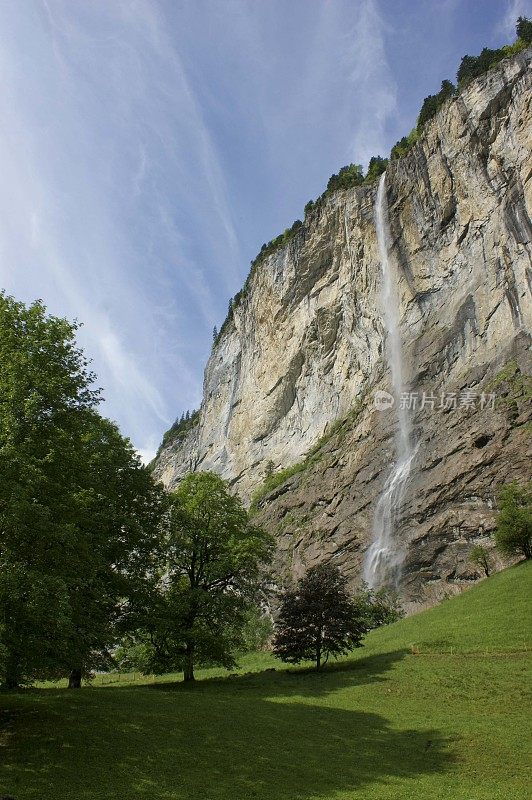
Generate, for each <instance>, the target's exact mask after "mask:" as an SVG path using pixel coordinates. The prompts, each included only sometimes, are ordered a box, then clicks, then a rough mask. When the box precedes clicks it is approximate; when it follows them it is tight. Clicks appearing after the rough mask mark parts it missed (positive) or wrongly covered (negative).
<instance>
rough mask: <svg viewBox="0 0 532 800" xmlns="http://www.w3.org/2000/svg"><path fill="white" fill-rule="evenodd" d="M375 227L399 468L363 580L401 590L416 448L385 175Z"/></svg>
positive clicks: (383, 502) (378, 512)
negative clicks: (404, 510) (403, 530)
mask: <svg viewBox="0 0 532 800" xmlns="http://www.w3.org/2000/svg"><path fill="white" fill-rule="evenodd" d="M375 227H376V230H377V242H378V245H379V256H380V263H381V271H382V289H381V305H382V312H383V319H384V326H385V328H386V333H387V336H386V358H387V362H388V366H389V368H390V373H391V380H392V395H393V398H394V409H395V410H396V415H397V427H396V430H395V463H394V465H393V467H392V471H391V473H390V475H389V476H388V478H387V480H386V483H385V484H384V488H383V490H382V494H381V496H380V497H379V499H378V501H377V505H376V508H375V515H374V518H373V540H372V543H371V545H370V547H369V549H368V551H367V553H366V559H365V563H364V580H365V581H366V583H367V584H368V585H369V586H370V587H372V588H374V587H378V586H382V585H385V584H388V585H389V584H392V585H397V583H398V581H399V578H400V571H401V564H402V561H403V559H404V552H403V551H402V549H401V548H400V547H398V545H397V543H396V542H395V541H394V528H395V524H396V521H397V518H398V516H399V513H400V511H401V507H402V504H403V500H404V494H405V489H406V485H407V482H408V477H409V475H410V469H411V466H412V461H413V459H414V456H415V454H416V450H415V448H414V447H413V445H412V424H411V419H410V413H409V411H408V408H407V406H406V404H402V403H401V394H402V392H403V391H404V382H403V353H402V344H401V331H400V324H399V292H398V287H397V270H396V269H395V268H394V264H393V261H392V259H391V258H390V225H389V220H388V203H387V199H386V173H383V175H381V178H380V181H379V188H378V191H377V200H376V203H375Z"/></svg>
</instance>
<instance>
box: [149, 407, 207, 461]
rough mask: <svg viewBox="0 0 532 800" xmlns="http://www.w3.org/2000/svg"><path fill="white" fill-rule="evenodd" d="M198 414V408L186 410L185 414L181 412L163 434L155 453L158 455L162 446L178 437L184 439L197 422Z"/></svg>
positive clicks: (169, 443)
mask: <svg viewBox="0 0 532 800" xmlns="http://www.w3.org/2000/svg"><path fill="white" fill-rule="evenodd" d="M199 415H200V412H199V409H193V410H192V411H187V412H186V413H185V414H181V416H180V417H178V418H177V419H176V421H175V422H174V424H173V425H172V427H171V428H169V429H168V430H167V431H166V433H165V434H164V435H163V440H162V442H161V444H160V445H159V449H158V450H157V455H159V453H160V452H161V450H162V449H163V448H164V447H169V445H171V444H173V442H176V441H177V440H178V439H184V438H185V436H186V434H187V433H188V431H189V430H191V428H193V427H194V426H195V425H197V423H198V422H199ZM156 457H157V456H156Z"/></svg>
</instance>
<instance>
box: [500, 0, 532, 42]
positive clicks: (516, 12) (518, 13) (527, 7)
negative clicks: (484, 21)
mask: <svg viewBox="0 0 532 800" xmlns="http://www.w3.org/2000/svg"><path fill="white" fill-rule="evenodd" d="M503 10H504V13H503V17H502V19H501V20H500V22H499V23H498V25H497V26H496V29H497V32H500V33H502V34H504V35H505V36H506V37H507V38H508V39H513V38H514V36H515V23H516V20H517V18H518V17H526V16H530V15H531V14H532V3H531V2H530V0H506V2H505V3H504V4H503Z"/></svg>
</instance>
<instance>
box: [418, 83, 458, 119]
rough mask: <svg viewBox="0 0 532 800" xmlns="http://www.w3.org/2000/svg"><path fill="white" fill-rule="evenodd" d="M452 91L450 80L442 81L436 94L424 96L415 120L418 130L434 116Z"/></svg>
mask: <svg viewBox="0 0 532 800" xmlns="http://www.w3.org/2000/svg"><path fill="white" fill-rule="evenodd" d="M454 91H455V87H454V86H453V84H452V83H451V81H442V84H441V89H440V91H439V92H438V94H429V96H428V97H425V99H424V100H423V105H422V106H421V111H420V112H419V117H418V120H417V130H418V131H421V130H422V129H423V126H424V125H425V123H427V122H428V121H429V119H432V117H434V116H435V114H436V112H437V111H438V109H439V108H441V106H442V105H443V104H444V103H445V101H446V100H448V99H449V97H452V96H453V94H454Z"/></svg>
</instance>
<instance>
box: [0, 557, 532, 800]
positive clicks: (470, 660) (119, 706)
mask: <svg viewBox="0 0 532 800" xmlns="http://www.w3.org/2000/svg"><path fill="white" fill-rule="evenodd" d="M531 579H532V565H531V564H530V563H525V564H521V565H519V566H517V567H513V568H511V569H508V570H506V571H504V572H502V573H499V574H497V575H494V576H493V577H491V578H489V579H487V580H485V581H483V582H481V583H480V584H478V585H476V586H474V587H472V588H471V589H470V590H469V591H467V592H465V593H464V594H462V595H460V596H458V597H454V598H452V599H449V600H446V601H445V602H443V603H442V604H441V605H440V606H438V607H436V608H434V609H431V610H429V611H425V612H422V613H420V614H417V615H415V616H412V617H409V618H408V619H404V620H401V621H400V622H398V623H395V624H394V625H390V626H387V627H385V628H381V629H380V630H377V631H374V632H372V633H371V634H370V635H368V636H367V638H366V640H365V646H364V647H362V648H360V649H358V650H356V651H355V652H354V653H352V654H351V655H350V656H349V657H347V658H345V659H343V660H341V661H339V662H336V663H333V664H331V665H329V666H328V667H327V668H326V669H325V670H324V671H323V672H322V673H321V674H316V673H314V672H312V671H311V670H309V669H296V668H286V667H284V666H283V665H281V664H280V663H279V662H277V661H275V660H274V659H273V658H272V657H271V656H270V655H269V654H266V653H264V654H255V655H250V656H246V657H244V658H242V660H241V666H240V669H239V670H238V671H236V672H234V673H231V674H228V673H227V672H223V671H221V670H204V671H203V672H200V673H199V678H200V679H199V680H198V681H197V682H196V684H195V685H192V686H190V685H185V684H183V683H181V681H180V678H179V676H177V675H168V676H163V677H159V678H157V679H154V678H150V677H141V676H138V675H137V676H132V675H123V676H117V675H107V676H101V677H100V678H99V679H98V680H95V681H94V682H93V684H92V685H90V686H86V687H85V688H82V689H81V690H79V691H68V690H66V689H65V688H63V687H59V686H57V685H55V686H47V687H42V688H33V689H26V690H23V691H20V692H18V693H12V694H7V693H6V694H2V695H0V794H4V795H9V796H12V797H14V798H15V799H16V800H29V798H33V799H34V800H111V798H112V799H113V800H115V798H120V800H137V798H138V800H156V798H157V800H181V799H182V800H185V798H187V799H189V800H196V799H197V800H200V799H201V800H226V799H227V800H229V799H231V800H248V798H256V799H257V800H318V799H319V800H325V799H326V798H330V799H331V800H332V798H334V800H347V799H348V798H349V799H350V798H363V800H388V799H389V800H392V798H393V800H397V798H405V799H406V798H412V800H414V798H416V800H419V798H431V799H432V798H434V800H436V799H437V798H438V799H441V800H449V798H460V799H461V800H497V798H501V800H502V799H504V800H521V798H522V800H525V798H528V797H529V793H528V791H527V786H529V784H528V783H527V742H528V741H529V738H530V737H529V719H530V705H529V691H528V690H529V686H530V653H529V652H528V649H529V647H530V644H529V642H528V643H527V632H528V631H527V627H528V625H527V622H528V617H529V614H528V610H529V597H530V588H531ZM527 648H528V649H527Z"/></svg>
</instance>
